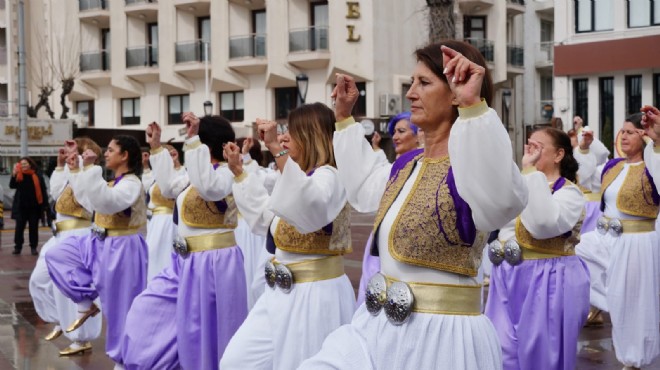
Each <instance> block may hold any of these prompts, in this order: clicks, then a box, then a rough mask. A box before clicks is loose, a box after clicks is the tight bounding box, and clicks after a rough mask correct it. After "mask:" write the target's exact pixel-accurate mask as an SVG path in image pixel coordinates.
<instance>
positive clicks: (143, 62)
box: [126, 45, 158, 82]
mask: <svg viewBox="0 0 660 370" xmlns="http://www.w3.org/2000/svg"><path fill="white" fill-rule="evenodd" d="M126 75H127V76H129V77H131V78H133V79H135V80H138V81H141V82H156V81H158V47H157V46H151V45H146V46H135V47H130V48H126Z"/></svg>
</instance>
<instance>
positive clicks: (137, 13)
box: [124, 0, 158, 23]
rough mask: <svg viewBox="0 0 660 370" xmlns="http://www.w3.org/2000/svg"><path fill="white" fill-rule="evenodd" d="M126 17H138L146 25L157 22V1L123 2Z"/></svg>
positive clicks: (131, 0) (132, 0)
mask: <svg viewBox="0 0 660 370" xmlns="http://www.w3.org/2000/svg"><path fill="white" fill-rule="evenodd" d="M125 1H126V7H125V8H124V11H125V12H126V15H127V16H132V17H138V18H140V19H142V20H144V21H145V22H147V23H153V22H157V21H158V0H125Z"/></svg>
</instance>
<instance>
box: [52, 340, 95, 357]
mask: <svg viewBox="0 0 660 370" xmlns="http://www.w3.org/2000/svg"><path fill="white" fill-rule="evenodd" d="M74 344H77V346H76V347H74V346H73V345H71V346H68V347H66V348H65V349H63V350H61V351H60V356H73V355H77V354H81V355H82V354H84V353H85V352H86V351H91V350H92V343H90V342H74Z"/></svg>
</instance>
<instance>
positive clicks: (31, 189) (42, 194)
mask: <svg viewBox="0 0 660 370" xmlns="http://www.w3.org/2000/svg"><path fill="white" fill-rule="evenodd" d="M36 169H37V166H36V163H35V162H34V160H32V159H31V158H28V157H23V158H21V159H20V160H19V162H18V163H17V164H16V167H14V171H13V173H12V177H11V181H10V182H9V187H10V188H11V189H16V193H14V203H13V204H12V208H11V218H13V219H14V220H16V232H15V234H14V251H13V252H12V254H21V250H22V249H23V241H24V239H23V233H24V232H25V225H26V224H27V223H29V225H30V248H31V250H32V255H33V256H36V255H38V254H39V252H37V243H38V242H39V229H38V228H39V216H40V215H41V212H42V211H43V208H44V206H46V205H47V204H48V198H47V193H46V185H45V182H44V178H43V176H42V175H41V173H38V172H37V171H36Z"/></svg>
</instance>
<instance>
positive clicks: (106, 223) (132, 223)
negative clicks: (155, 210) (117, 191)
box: [94, 175, 147, 230]
mask: <svg viewBox="0 0 660 370" xmlns="http://www.w3.org/2000/svg"><path fill="white" fill-rule="evenodd" d="M129 176H132V177H134V178H135V181H138V182H139V181H140V179H139V178H137V176H135V175H127V177H129ZM127 177H126V178H127ZM124 181H125V180H124ZM113 184H114V182H113V181H109V182H108V186H109V187H113ZM94 223H95V224H97V225H98V226H100V227H103V228H105V229H108V230H114V229H139V228H140V227H142V226H143V225H144V224H146V223H147V205H146V202H145V195H144V192H143V191H140V195H139V196H138V198H137V200H135V202H134V203H133V204H132V205H131V208H128V209H126V210H124V211H120V212H117V213H115V214H111V215H107V214H101V213H98V212H97V213H96V214H95V215H94Z"/></svg>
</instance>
